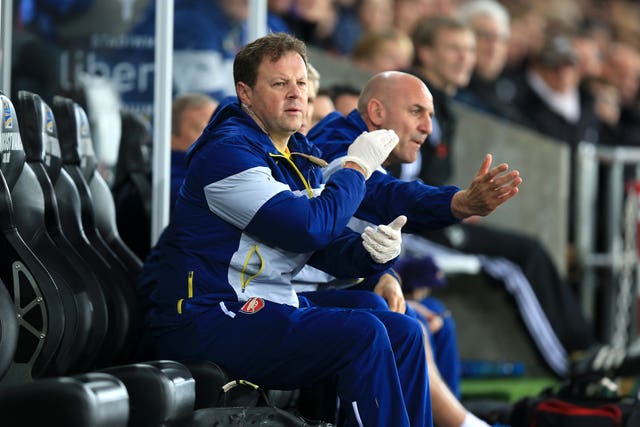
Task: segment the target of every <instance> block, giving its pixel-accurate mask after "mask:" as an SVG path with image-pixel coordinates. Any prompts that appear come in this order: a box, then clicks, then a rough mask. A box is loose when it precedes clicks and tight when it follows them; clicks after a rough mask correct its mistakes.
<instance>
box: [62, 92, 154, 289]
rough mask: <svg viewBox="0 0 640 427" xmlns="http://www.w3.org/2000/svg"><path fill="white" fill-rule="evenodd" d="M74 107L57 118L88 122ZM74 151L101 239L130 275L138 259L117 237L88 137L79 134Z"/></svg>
mask: <svg viewBox="0 0 640 427" xmlns="http://www.w3.org/2000/svg"><path fill="white" fill-rule="evenodd" d="M75 109H76V111H77V114H74V115H73V116H71V115H67V116H63V117H61V118H60V120H63V119H64V120H74V121H75V122H76V126H81V125H82V126H88V120H87V116H86V113H85V111H84V110H83V109H82V107H80V105H78V104H75ZM78 152H79V155H80V159H81V161H80V166H81V169H82V173H83V175H84V179H85V180H86V181H87V184H88V185H89V189H90V191H91V195H92V197H93V205H94V209H95V215H96V227H97V228H98V230H99V231H100V234H101V235H102V236H103V237H104V240H105V242H106V243H107V244H108V245H109V247H110V248H111V250H113V252H114V253H115V254H116V255H117V257H118V258H119V259H120V261H121V262H122V264H123V265H124V267H125V270H126V271H127V273H128V275H129V277H131V278H132V279H133V278H135V277H136V275H137V274H138V273H139V272H140V270H141V269H142V261H141V260H140V258H138V257H137V256H136V254H135V253H133V251H132V250H131V249H130V248H129V247H128V246H127V245H126V244H125V243H124V242H123V241H122V238H121V237H120V233H119V231H118V226H117V224H116V208H115V203H114V201H113V195H112V194H111V189H109V186H108V184H107V182H106V181H105V180H104V178H103V177H102V176H101V175H100V173H98V159H97V158H96V154H95V150H94V148H93V141H92V140H91V138H82V139H81V140H79V141H78Z"/></svg>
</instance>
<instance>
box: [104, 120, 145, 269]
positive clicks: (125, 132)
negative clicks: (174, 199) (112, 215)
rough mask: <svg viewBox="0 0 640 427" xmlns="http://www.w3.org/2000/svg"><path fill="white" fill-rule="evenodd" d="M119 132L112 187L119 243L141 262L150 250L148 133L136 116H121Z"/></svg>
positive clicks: (142, 121)
mask: <svg viewBox="0 0 640 427" xmlns="http://www.w3.org/2000/svg"><path fill="white" fill-rule="evenodd" d="M120 117H121V122H122V132H121V135H122V136H121V138H120V147H119V150H118V161H117V162H116V172H115V177H114V180H113V185H112V186H111V192H112V193H113V199H114V202H115V206H116V222H117V225H118V230H120V235H121V236H122V240H123V241H124V242H125V243H126V244H127V246H129V247H130V248H131V250H133V251H134V252H135V254H136V255H137V256H138V257H139V258H140V259H144V258H146V257H147V255H148V254H149V250H150V249H151V129H150V124H149V122H148V120H146V119H144V118H143V117H142V116H140V115H139V114H135V113H132V112H128V111H121V112H120Z"/></svg>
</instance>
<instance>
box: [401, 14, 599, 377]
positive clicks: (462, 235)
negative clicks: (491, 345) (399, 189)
mask: <svg viewBox="0 0 640 427" xmlns="http://www.w3.org/2000/svg"><path fill="white" fill-rule="evenodd" d="M413 42H414V45H415V46H416V58H415V66H414V68H413V71H414V73H415V74H416V75H418V76H419V77H421V78H422V79H423V80H424V81H425V82H426V83H427V85H428V86H429V88H430V90H431V93H432V94H433V98H434V105H435V119H434V131H433V132H432V133H431V135H429V138H428V139H427V141H426V142H425V143H424V144H423V145H422V147H421V158H422V163H421V166H420V167H419V168H417V170H416V169H414V168H409V167H403V168H402V170H401V171H400V173H401V176H402V177H403V178H404V179H408V180H412V179H415V178H420V179H422V180H423V181H424V182H425V183H426V184H430V185H442V184H443V183H447V182H449V180H450V179H451V176H452V175H451V174H452V172H453V170H452V166H453V165H452V163H451V150H452V147H451V145H450V144H451V142H452V141H453V140H454V136H455V129H456V126H458V123H457V121H456V117H455V115H454V113H453V110H452V109H451V106H450V104H451V98H452V97H453V96H454V95H455V94H456V92H457V90H458V89H459V88H461V87H464V86H465V85H466V84H467V82H468V81H469V77H470V75H471V70H472V68H473V66H474V61H473V57H474V56H475V43H474V34H473V32H471V30H470V29H469V28H468V27H467V26H465V25H464V24H463V23H462V22H460V21H458V20H455V19H452V18H435V19H429V20H425V21H423V22H421V23H420V25H419V26H418V28H417V29H416V31H415V33H414V37H413ZM469 143H472V141H469ZM431 169H433V170H431ZM396 171H397V170H396ZM475 222H478V221H475ZM422 235H423V236H424V237H426V238H427V239H429V240H430V241H433V242H436V243H438V244H441V245H445V246H447V247H450V248H453V249H456V250H459V251H462V252H465V253H471V254H482V255H487V256H486V257H481V259H480V261H481V264H482V266H483V269H484V270H485V271H486V272H487V273H489V274H490V275H491V276H493V277H494V278H496V279H498V280H501V281H503V282H504V283H505V285H506V287H507V289H508V290H510V292H512V293H513V295H514V297H515V298H518V299H520V302H519V304H518V306H519V309H520V310H521V311H520V314H521V315H522V317H523V320H524V321H525V324H526V326H527V328H528V330H529V333H530V334H531V337H532V338H533V340H534V341H535V342H536V344H537V347H538V349H539V350H540V352H541V354H542V356H543V357H544V359H545V360H546V361H547V363H548V364H549V366H550V367H551V368H552V369H553V370H554V372H556V373H557V374H558V375H560V376H565V375H567V374H568V370H569V358H568V353H569V352H573V351H579V350H584V349H587V348H589V347H590V346H591V345H592V344H594V342H595V341H594V337H593V331H592V328H591V326H590V325H589V324H588V322H587V320H586V319H585V316H584V314H583V313H582V311H581V306H580V304H579V302H578V301H577V299H576V296H575V295H574V294H573V291H572V289H571V288H570V286H569V285H568V283H566V282H565V281H563V280H562V278H561V277H560V275H559V272H558V271H557V268H556V266H555V265H554V263H553V260H552V259H551V257H550V256H549V254H548V253H547V251H546V250H545V249H544V247H543V246H542V245H541V244H540V242H539V241H538V240H536V239H535V238H533V237H529V236H525V235H523V234H519V233H514V232H508V231H503V230H498V229H494V228H491V227H488V226H485V225H482V223H474V221H466V222H463V223H460V224H456V225H452V226H450V227H447V228H446V229H444V230H433V231H428V232H424V233H422ZM532 290H533V293H532V292H531V291H532Z"/></svg>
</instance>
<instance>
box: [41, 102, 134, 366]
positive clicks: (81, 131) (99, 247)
mask: <svg viewBox="0 0 640 427" xmlns="http://www.w3.org/2000/svg"><path fill="white" fill-rule="evenodd" d="M53 110H54V114H55V117H56V120H57V124H58V126H59V128H58V129H59V136H60V146H61V151H62V168H63V169H64V170H65V171H66V172H67V173H68V175H69V176H70V178H71V179H72V181H73V183H74V184H75V187H76V189H77V192H78V193H77V194H78V196H79V202H80V219H81V227H82V231H83V233H84V236H83V238H86V239H87V240H88V242H89V244H90V245H91V247H92V248H93V249H94V252H96V253H97V254H98V255H99V257H100V259H101V260H100V262H101V263H102V264H103V265H102V266H98V265H97V264H99V262H98V261H95V260H94V261H95V263H96V265H95V267H97V268H100V269H101V270H100V271H103V270H104V269H105V268H106V269H107V271H108V274H107V275H106V276H105V278H108V279H109V280H108V281H109V283H110V286H109V287H108V289H109V294H108V295H107V296H108V297H109V298H110V303H109V307H110V311H109V319H110V321H109V331H108V334H107V341H108V347H107V348H108V349H109V351H108V352H105V353H104V354H105V355H107V356H108V359H106V360H103V361H102V363H101V364H100V366H102V367H104V366H108V365H111V364H114V363H116V362H127V361H130V355H131V354H132V353H131V351H132V347H133V345H134V343H135V342H136V340H137V336H138V329H139V322H138V314H137V308H136V307H137V305H136V296H135V289H134V285H133V281H134V279H135V277H134V276H132V275H131V273H130V272H129V271H128V270H127V269H126V268H125V266H124V264H123V262H122V261H121V260H120V259H119V258H118V256H117V255H116V253H115V252H114V251H113V250H112V249H111V247H110V246H109V245H108V244H107V242H106V241H105V239H104V238H103V236H102V235H101V233H100V232H99V231H98V228H97V226H96V211H97V209H99V207H96V206H94V196H93V194H92V191H91V189H90V188H89V185H88V183H87V181H86V180H85V177H84V174H83V170H82V168H81V161H87V159H84V160H81V155H80V153H81V151H80V146H81V145H85V144H87V146H88V147H89V148H88V149H90V148H91V139H90V129H89V122H88V120H87V116H86V114H85V113H84V110H82V108H81V107H80V106H79V105H78V104H77V103H75V102H74V101H73V100H71V99H69V98H63V97H56V98H55V99H54V102H53ZM85 141H87V142H85ZM94 159H95V157H94ZM94 167H95V165H94Z"/></svg>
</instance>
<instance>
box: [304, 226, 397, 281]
mask: <svg viewBox="0 0 640 427" xmlns="http://www.w3.org/2000/svg"><path fill="white" fill-rule="evenodd" d="M395 260H396V259H393V260H391V261H389V262H387V263H384V264H378V263H377V262H375V261H374V260H373V259H372V258H371V256H370V255H369V253H368V252H367V251H366V249H365V248H364V246H362V238H361V237H360V234H358V233H356V232H355V231H353V230H351V229H350V228H345V229H344V230H343V233H342V234H341V235H340V236H339V237H338V238H337V239H335V240H333V241H332V242H331V243H329V245H328V246H326V247H325V248H324V249H322V250H319V251H316V252H315V253H314V254H313V255H312V256H311V258H310V259H309V261H308V262H307V264H309V265H311V266H313V267H315V268H317V269H319V270H322V271H324V272H326V273H329V274H331V275H332V276H335V277H336V278H338V279H346V278H356V277H367V278H368V277H370V276H375V277H380V275H382V274H383V273H384V272H385V271H387V270H388V269H389V268H390V267H391V265H393V263H394V262H395ZM376 283H377V280H376ZM374 286H375V285H374Z"/></svg>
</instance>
